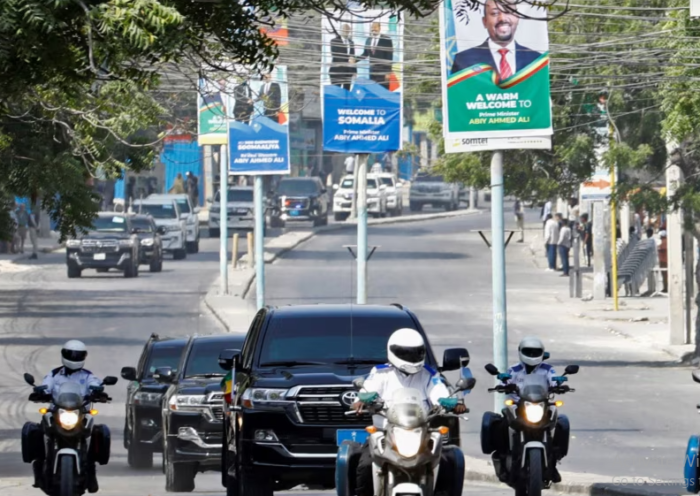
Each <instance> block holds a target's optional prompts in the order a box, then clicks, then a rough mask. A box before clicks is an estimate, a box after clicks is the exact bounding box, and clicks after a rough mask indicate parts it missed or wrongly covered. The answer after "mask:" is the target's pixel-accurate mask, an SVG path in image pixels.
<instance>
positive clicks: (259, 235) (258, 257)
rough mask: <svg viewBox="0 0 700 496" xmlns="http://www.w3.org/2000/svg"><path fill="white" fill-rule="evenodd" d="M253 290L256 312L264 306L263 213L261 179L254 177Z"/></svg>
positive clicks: (260, 177)
mask: <svg viewBox="0 0 700 496" xmlns="http://www.w3.org/2000/svg"><path fill="white" fill-rule="evenodd" d="M254 196H255V198H254V200H255V289H256V293H257V299H258V310H260V309H261V308H262V307H264V306H265V211H264V210H263V177H262V176H260V175H258V176H255V192H254Z"/></svg>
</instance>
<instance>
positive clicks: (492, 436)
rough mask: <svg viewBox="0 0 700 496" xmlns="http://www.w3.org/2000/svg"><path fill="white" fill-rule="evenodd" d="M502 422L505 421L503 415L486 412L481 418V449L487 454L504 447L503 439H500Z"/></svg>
mask: <svg viewBox="0 0 700 496" xmlns="http://www.w3.org/2000/svg"><path fill="white" fill-rule="evenodd" d="M502 422H505V419H504V418H503V416H502V415H500V414H498V413H494V412H484V416H483V417H482V418H481V451H482V453H484V454H485V455H490V454H491V453H493V452H494V451H500V449H501V448H502V447H503V441H501V440H500V435H501V432H502V429H501V423H502Z"/></svg>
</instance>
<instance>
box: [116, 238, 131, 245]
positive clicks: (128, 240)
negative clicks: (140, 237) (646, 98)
mask: <svg viewBox="0 0 700 496" xmlns="http://www.w3.org/2000/svg"><path fill="white" fill-rule="evenodd" d="M119 244H120V245H121V246H134V240H133V239H120V240H119Z"/></svg>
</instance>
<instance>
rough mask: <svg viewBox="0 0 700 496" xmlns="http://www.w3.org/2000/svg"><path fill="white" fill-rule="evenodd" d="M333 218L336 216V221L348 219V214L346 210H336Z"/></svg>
mask: <svg viewBox="0 0 700 496" xmlns="http://www.w3.org/2000/svg"><path fill="white" fill-rule="evenodd" d="M333 218H335V220H336V222H343V221H345V220H347V218H348V214H347V213H345V212H336V213H334V214H333Z"/></svg>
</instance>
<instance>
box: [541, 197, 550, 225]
mask: <svg viewBox="0 0 700 496" xmlns="http://www.w3.org/2000/svg"><path fill="white" fill-rule="evenodd" d="M551 215H552V202H551V200H547V202H546V203H545V204H544V205H543V206H542V225H543V226H544V225H546V224H547V219H549V218H551V217H550V216H551Z"/></svg>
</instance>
